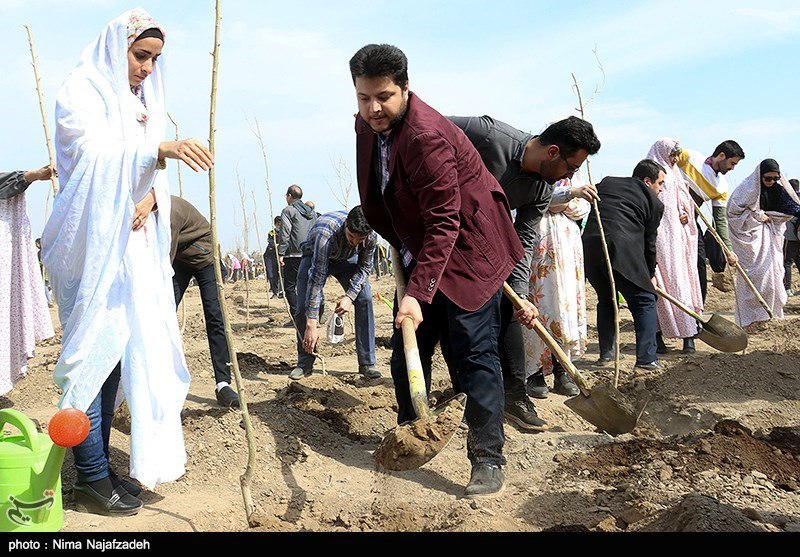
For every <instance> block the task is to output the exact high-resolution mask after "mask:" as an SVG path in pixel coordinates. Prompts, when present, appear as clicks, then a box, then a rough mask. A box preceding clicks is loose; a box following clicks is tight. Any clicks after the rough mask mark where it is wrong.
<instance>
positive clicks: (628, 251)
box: [583, 176, 664, 293]
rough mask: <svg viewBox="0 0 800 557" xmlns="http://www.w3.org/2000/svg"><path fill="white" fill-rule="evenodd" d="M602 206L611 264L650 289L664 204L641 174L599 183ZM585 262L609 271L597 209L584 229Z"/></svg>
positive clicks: (590, 265) (619, 271)
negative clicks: (640, 176) (643, 180)
mask: <svg viewBox="0 0 800 557" xmlns="http://www.w3.org/2000/svg"><path fill="white" fill-rule="evenodd" d="M597 192H598V194H599V195H600V202H599V209H600V216H601V219H602V221H603V231H604V232H605V234H606V242H607V243H608V253H609V255H610V257H611V266H612V267H613V269H614V270H615V271H616V272H618V273H619V274H621V275H622V276H623V277H625V278H626V279H628V280H629V281H631V282H632V283H634V284H636V285H637V286H638V287H640V288H642V289H643V290H646V291H648V292H652V293H655V290H654V289H653V284H652V283H651V282H650V281H651V279H652V278H653V276H655V271H656V235H657V233H658V225H659V224H660V223H661V216H662V215H663V214H664V204H663V203H661V201H660V200H659V199H658V197H657V196H656V194H655V193H653V191H652V190H650V189H649V188H648V187H647V186H646V185H645V184H644V182H642V181H641V180H639V179H638V178H615V177H611V176H609V177H607V178H605V179H603V180H602V181H601V182H600V183H599V184H597ZM583 251H584V260H585V265H586V267H587V274H588V269H589V268H590V267H592V268H594V269H596V270H598V271H599V270H600V269H602V272H603V273H605V272H606V262H605V256H604V254H603V246H602V244H601V240H600V228H599V227H598V226H597V216H596V215H595V213H594V212H592V214H591V215H590V216H589V220H588V222H587V223H586V229H585V230H584V233H583Z"/></svg>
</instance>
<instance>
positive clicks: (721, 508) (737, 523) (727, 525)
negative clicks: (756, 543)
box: [633, 494, 765, 532]
mask: <svg viewBox="0 0 800 557" xmlns="http://www.w3.org/2000/svg"><path fill="white" fill-rule="evenodd" d="M633 529H634V530H637V531H640V532H764V531H765V529H764V528H762V527H760V526H758V525H756V524H753V522H752V521H751V520H750V519H749V518H747V517H746V516H745V515H744V514H743V513H742V512H741V511H740V510H739V509H736V508H734V507H731V506H729V505H725V504H722V503H720V502H719V501H717V500H716V499H713V498H712V497H707V496H705V495H698V494H693V495H687V496H686V497H684V498H683V500H681V502H680V503H678V504H677V505H675V506H674V507H672V508H670V509H667V510H666V511H664V512H663V513H661V514H659V515H658V516H657V517H656V518H655V519H654V520H652V521H645V522H643V523H641V525H636V526H634V528H633Z"/></svg>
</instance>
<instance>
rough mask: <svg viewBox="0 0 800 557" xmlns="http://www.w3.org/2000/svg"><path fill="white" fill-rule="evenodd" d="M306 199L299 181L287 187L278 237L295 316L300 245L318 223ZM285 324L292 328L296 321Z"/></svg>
mask: <svg viewBox="0 0 800 557" xmlns="http://www.w3.org/2000/svg"><path fill="white" fill-rule="evenodd" d="M302 199H303V190H302V188H301V187H300V186H298V185H296V184H292V185H291V186H289V188H288V189H287V190H286V207H284V208H283V211H281V228H280V238H279V240H278V264H280V266H281V272H282V273H283V292H284V294H285V295H286V301H287V302H289V311H290V312H291V315H292V316H294V315H297V271H298V270H299V269H300V258H301V257H302V255H303V254H302V253H301V251H300V245H301V244H302V243H303V242H305V241H306V240H308V233H309V232H311V228H312V227H313V226H314V224H316V222H317V213H316V211H314V210H313V209H312V208H311V207H309V206H308V205H306V204H305V203H303V201H302ZM284 326H286V327H292V326H293V323H292V320H291V319H290V320H289V321H288V322H287V323H285V325H284Z"/></svg>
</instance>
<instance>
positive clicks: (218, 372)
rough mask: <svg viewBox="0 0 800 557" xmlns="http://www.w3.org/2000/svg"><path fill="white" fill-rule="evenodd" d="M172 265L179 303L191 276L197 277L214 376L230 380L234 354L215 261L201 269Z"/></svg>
mask: <svg viewBox="0 0 800 557" xmlns="http://www.w3.org/2000/svg"><path fill="white" fill-rule="evenodd" d="M172 267H173V269H175V275H174V276H173V277H172V286H173V287H174V288H175V305H176V306H177V305H178V304H180V303H181V300H182V299H183V294H184V293H185V292H186V288H187V287H188V286H189V281H191V280H192V277H194V278H195V279H197V285H198V286H199V287H200V300H201V301H202V302H203V314H204V315H205V318H206V336H207V337H208V349H209V350H210V351H211V364H212V365H213V366H214V379H215V380H216V382H217V383H230V382H231V369H230V367H229V365H228V363H229V362H230V361H231V356H230V352H229V351H228V339H227V337H226V336H225V323H224V321H223V320H222V308H221V307H220V305H219V295H218V293H217V277H216V275H215V274H214V264H213V263H212V264H210V265H207V266H205V267H203V268H202V269H200V270H199V271H196V270H195V269H192V268H191V267H189V266H187V265H184V264H183V263H178V262H175V263H173V265H172Z"/></svg>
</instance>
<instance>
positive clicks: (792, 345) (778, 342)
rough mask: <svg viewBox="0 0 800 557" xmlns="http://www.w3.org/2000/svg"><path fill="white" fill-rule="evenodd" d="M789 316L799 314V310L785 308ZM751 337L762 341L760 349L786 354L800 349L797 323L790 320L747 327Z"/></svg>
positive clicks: (778, 320)
mask: <svg viewBox="0 0 800 557" xmlns="http://www.w3.org/2000/svg"><path fill="white" fill-rule="evenodd" d="M785 312H786V313H787V314H791V313H798V309H797V308H792V307H787V308H785ZM745 331H747V334H748V335H749V336H750V337H757V338H758V339H759V341H761V342H760V343H759V344H760V346H759V347H760V348H766V349H768V350H775V351H776V352H784V351H785V350H790V349H795V350H797V349H798V348H800V337H798V335H797V322H796V321H792V320H789V319H772V320H771V321H759V322H757V323H752V324H750V325H749V326H747V327H745Z"/></svg>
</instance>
